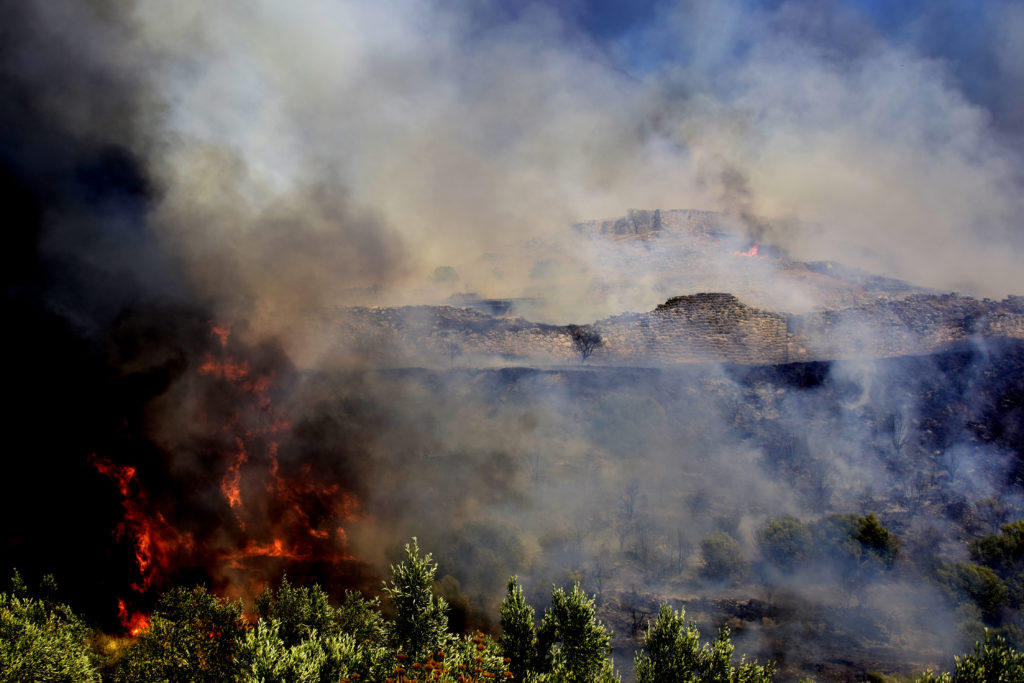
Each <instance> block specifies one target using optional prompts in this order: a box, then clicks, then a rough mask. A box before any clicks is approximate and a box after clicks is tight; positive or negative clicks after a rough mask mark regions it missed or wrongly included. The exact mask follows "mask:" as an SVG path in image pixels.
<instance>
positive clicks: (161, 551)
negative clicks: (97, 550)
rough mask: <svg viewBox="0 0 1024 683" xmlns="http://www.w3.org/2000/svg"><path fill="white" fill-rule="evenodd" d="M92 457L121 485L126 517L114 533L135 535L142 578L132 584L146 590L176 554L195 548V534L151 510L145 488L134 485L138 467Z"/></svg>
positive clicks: (95, 456)
mask: <svg viewBox="0 0 1024 683" xmlns="http://www.w3.org/2000/svg"><path fill="white" fill-rule="evenodd" d="M89 459H90V461H91V462H92V464H93V466H94V467H95V468H96V470H97V471H98V472H99V473H100V474H102V475H103V476H105V477H107V478H108V479H111V480H112V481H114V482H116V483H117V485H118V490H119V491H120V493H121V498H122V501H121V507H123V508H124V518H123V519H122V520H121V522H120V523H119V524H118V525H117V527H115V529H114V535H115V536H116V537H117V538H118V539H120V538H122V537H124V536H128V537H129V538H131V539H132V543H133V545H134V546H135V563H136V566H137V567H138V570H139V577H140V580H139V581H137V582H135V583H133V584H132V588H133V589H134V590H136V591H138V592H140V593H142V592H144V591H146V590H147V589H148V588H149V587H150V585H151V584H152V582H153V580H154V578H156V576H157V574H158V573H159V572H163V571H166V570H167V569H168V568H169V567H170V566H171V564H172V560H173V558H174V556H175V555H178V554H184V553H187V552H189V551H191V550H192V547H193V541H192V536H191V534H187V533H185V534H182V533H179V532H178V531H177V530H175V529H174V527H172V526H171V524H170V523H168V521H167V519H166V518H165V517H164V516H163V514H161V513H160V512H149V511H148V507H149V506H148V501H147V497H146V495H145V492H144V491H143V490H142V489H141V488H139V487H137V486H134V487H133V486H132V483H133V481H135V473H136V470H135V468H134V467H130V466H126V465H116V464H114V463H113V462H111V461H110V460H107V459H106V458H101V457H98V456H97V455H96V454H95V453H93V454H92V455H91V456H90V458H89Z"/></svg>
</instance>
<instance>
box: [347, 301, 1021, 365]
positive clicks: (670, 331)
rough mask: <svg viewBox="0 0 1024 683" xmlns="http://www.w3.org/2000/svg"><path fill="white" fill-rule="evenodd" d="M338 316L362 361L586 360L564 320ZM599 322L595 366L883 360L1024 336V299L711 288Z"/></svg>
mask: <svg viewBox="0 0 1024 683" xmlns="http://www.w3.org/2000/svg"><path fill="white" fill-rule="evenodd" d="M332 324H333V325H334V330H335V332H336V336H337V340H338V343H339V347H340V348H344V349H346V350H348V351H350V352H351V353H353V354H355V355H356V356H357V357H358V358H359V359H360V361H361V362H366V361H369V362H375V363H380V364H439V363H445V364H447V363H453V362H455V361H456V360H459V362H462V363H465V364H479V363H482V362H523V363H531V364H564V363H571V362H578V361H579V355H578V353H577V351H576V349H575V348H574V346H573V343H572V339H571V337H570V336H569V333H568V328H566V327H564V326H557V325H544V324H539V323H534V322H530V321H528V320H523V319H521V318H508V317H495V316H491V315H488V314H486V313H483V312H480V311H477V310H473V309H467V308H456V307H452V306H410V307H402V308H350V309H345V310H344V311H342V312H341V314H340V315H339V316H338V317H337V320H336V321H335V322H334V323H332ZM592 327H593V328H594V329H595V330H596V331H597V332H598V333H599V334H600V335H601V338H602V345H601V346H600V347H599V348H598V349H597V350H596V351H595V352H594V354H593V356H592V357H591V358H590V359H589V360H588V361H587V362H588V363H590V364H606V365H662V364H677V363H693V362H729V363H744V364H776V363H786V362H796V361H811V360H833V359H843V358H884V357H892V356H900V355H917V354H926V353H931V352H934V351H939V350H942V349H944V348H948V347H949V346H951V345H953V344H956V343H958V342H963V341H965V340H968V339H981V338H986V337H1001V338H1016V339H1024V301H1018V300H1017V299H1007V300H1006V301H1003V302H992V301H988V300H980V301H979V300H977V299H971V298H967V297H960V296H956V295H952V294H946V295H930V294H918V295H913V296H909V297H906V298H901V299H890V298H886V297H879V299H878V300H877V301H876V302H875V303H872V304H864V305H859V306H853V307H849V308H844V309H840V310H834V311H819V312H814V313H806V314H802V315H786V314H781V313H773V312H769V311H764V310H761V309H758V308H754V307H751V306H747V305H746V304H744V303H743V302H742V301H740V300H739V299H737V298H736V297H735V296H733V295H731V294H722V293H701V294H691V295H686V296H677V297H672V298H671V299H669V300H668V301H666V302H665V303H663V304H661V305H659V306H658V307H657V308H656V309H655V310H653V311H650V312H648V313H633V314H624V315H619V316H615V317H612V318H608V319H605V320H601V321H598V322H596V323H594V324H593V325H592Z"/></svg>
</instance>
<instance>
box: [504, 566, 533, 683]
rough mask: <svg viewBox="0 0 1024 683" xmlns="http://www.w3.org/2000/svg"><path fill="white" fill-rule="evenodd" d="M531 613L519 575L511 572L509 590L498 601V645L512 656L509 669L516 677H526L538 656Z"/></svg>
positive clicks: (516, 678) (520, 679)
mask: <svg viewBox="0 0 1024 683" xmlns="http://www.w3.org/2000/svg"><path fill="white" fill-rule="evenodd" d="M534 616H535V614H534V611H533V608H532V607H530V606H529V605H528V604H527V603H526V598H525V597H524V596H523V589H522V587H521V586H519V583H518V578H517V577H515V576H513V577H512V578H510V579H509V580H508V594H507V595H506V596H505V600H504V602H502V603H501V649H502V652H504V654H505V656H506V657H508V658H509V659H510V660H511V663H510V664H509V671H511V672H512V675H513V676H514V677H515V678H514V680H516V681H525V680H526V678H527V675H528V673H529V672H530V671H531V670H532V668H533V666H534V664H535V662H536V660H537V629H536V625H535V624H534Z"/></svg>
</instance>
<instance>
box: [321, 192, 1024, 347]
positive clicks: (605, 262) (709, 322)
mask: <svg viewBox="0 0 1024 683" xmlns="http://www.w3.org/2000/svg"><path fill="white" fill-rule="evenodd" d="M790 227H792V226H790ZM786 229H788V228H787V226H785V225H773V224H771V223H769V222H757V221H755V220H754V219H751V218H749V217H748V218H745V219H743V220H740V219H737V218H730V217H729V216H726V215H724V214H721V213H716V212H711V211H695V210H670V211H669V210H667V211H661V210H654V211H647V210H633V211H630V212H629V213H628V214H627V215H626V216H622V217H618V218H611V219H605V220H597V221H588V222H585V223H579V224H576V225H574V226H573V229H572V230H571V231H569V232H570V234H571V236H570V238H569V240H568V241H567V242H561V243H550V244H549V243H540V242H536V243H535V242H530V243H527V244H524V245H520V248H519V249H510V250H509V251H508V252H507V253H502V254H490V255H488V259H489V261H488V263H490V264H491V266H492V268H493V271H494V272H493V273H492V275H493V279H494V281H495V282H499V283H500V282H502V281H503V274H504V273H507V272H511V271H512V270H513V268H512V266H511V265H510V264H512V263H520V262H525V263H529V262H530V259H538V258H539V259H541V260H539V261H537V262H536V263H534V264H533V267H532V268H531V275H530V277H529V282H530V285H529V286H528V287H527V288H525V289H522V290H519V291H518V292H516V293H517V294H518V296H516V297H514V298H485V297H482V296H479V295H477V294H473V293H468V292H465V291H461V292H455V293H451V294H450V296H448V297H447V298H442V299H441V301H443V304H442V305H421V306H404V307H392V308H386V307H351V308H345V309H342V310H340V311H335V312H332V313H331V314H330V315H327V316H324V319H323V324H324V325H326V326H327V330H326V332H327V336H328V338H330V339H332V340H337V342H338V343H337V349H338V357H337V361H338V363H339V364H344V363H345V362H346V360H353V361H356V362H358V363H367V362H370V363H372V364H377V365H379V366H384V367H387V366H409V365H426V366H433V365H447V366H451V365H456V364H458V365H466V366H491V365H498V364H521V365H537V366H550V365H560V364H566V363H574V362H579V361H580V360H581V359H582V356H583V355H587V356H588V357H587V358H586V362H587V363H589V364H594V365H635V366H660V365H672V364H680V363H702V362H728V363H741V364H775V363H787V362H798V361H818V360H839V359H851V358H888V357H895V356H904V355H920V354H928V353H933V352H936V351H942V350H945V349H947V348H949V347H952V346H955V345H957V344H961V343H963V342H965V341H967V340H970V339H985V338H1007V339H1024V298H1022V297H1009V298H1007V299H1005V300H1003V301H990V300H987V299H985V300H978V299H974V298H970V297H965V296H959V295H957V294H952V293H943V292H936V291H933V290H926V289H923V288H921V287H916V286H914V285H912V284H910V283H907V282H903V281H901V280H898V279H894V278H888V277H882V276H879V275H876V274H872V273H867V272H864V271H861V270H858V269H856V268H852V267H849V266H846V265H843V264H840V263H836V262H830V261H810V262H808V261H800V260H796V259H793V258H791V257H790V256H789V255H788V254H787V252H786V251H785V250H784V249H781V248H779V247H777V246H773V245H771V244H767V243H763V242H761V241H760V239H758V238H761V237H766V236H768V235H771V234H773V233H778V232H780V231H784V230H786ZM559 249H563V250H564V249H570V250H575V251H576V252H578V253H577V255H578V256H579V255H583V256H584V257H585V258H583V261H584V262H585V264H586V265H585V267H579V265H578V264H579V262H580V261H579V260H578V259H577V260H576V261H573V260H572V259H566V258H564V254H563V257H559V255H558V253H559V252H558V250H559ZM573 264H576V265H575V266H573ZM573 267H575V268H576V270H573ZM453 272H454V271H453ZM565 272H569V273H571V274H572V278H571V280H572V281H573V282H574V283H575V284H576V285H577V287H579V288H582V289H584V290H585V292H586V294H585V295H583V296H576V297H575V298H574V297H573V296H572V295H566V293H565V287H564V283H565V281H564V280H563V279H560V275H561V274H563V273H565ZM560 287H561V289H560ZM512 291H515V290H512ZM687 292H697V293H687ZM546 299H553V300H559V301H561V302H562V308H561V309H560V310H559V312H558V314H557V315H554V316H547V317H545V315H544V313H543V311H544V304H545V301H546ZM594 301H602V302H605V303H607V302H615V303H617V304H618V306H607V305H606V306H604V307H602V306H596V307H595V306H588V305H587V303H588V302H589V303H593V302H594ZM656 301H662V302H663V303H660V304H658V305H656V306H655V305H654V304H653V302H656ZM566 302H568V304H567V303H566ZM636 302H642V303H641V304H640V305H639V306H636V307H635V308H634V304H635V303H636ZM574 303H575V304H577V305H574ZM620 306H621V307H620ZM641 306H642V307H643V308H641ZM648 306H651V307H652V310H647V311H646V312H640V313H637V312H632V313H618V311H619V310H623V309H627V310H629V309H632V310H634V311H635V310H644V308H646V307H648ZM566 311H571V313H569V314H566ZM583 311H589V312H590V313H589V316H588V313H585V312H583ZM594 311H599V312H597V313H596V314H595V313H594ZM609 312H611V313H612V315H609ZM577 316H578V318H579V319H578V320H577V321H576V322H578V323H580V324H581V325H583V328H584V329H585V330H587V331H588V334H596V335H597V336H598V337H599V339H600V342H599V344H597V345H596V346H595V347H594V348H593V349H592V354H591V353H589V352H590V351H591V349H588V353H586V354H581V352H580V348H579V347H578V344H577V343H576V341H578V339H577V340H575V341H574V333H573V329H577V332H578V328H574V326H571V325H564V324H552V323H551V322H550V320H551V319H555V320H561V321H565V319H566V318H569V319H571V318H574V317H577ZM594 318H599V319H597V320H594ZM545 319H546V320H549V322H547V323H544V322H535V321H536V320H545ZM577 336H578V335H577Z"/></svg>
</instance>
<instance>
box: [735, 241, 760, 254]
mask: <svg viewBox="0 0 1024 683" xmlns="http://www.w3.org/2000/svg"><path fill="white" fill-rule="evenodd" d="M760 246H761V243H760V242H754V244H753V246H751V247H750V249H747V250H746V251H734V252H732V253H733V255H734V256H757V249H758V247H760Z"/></svg>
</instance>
